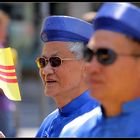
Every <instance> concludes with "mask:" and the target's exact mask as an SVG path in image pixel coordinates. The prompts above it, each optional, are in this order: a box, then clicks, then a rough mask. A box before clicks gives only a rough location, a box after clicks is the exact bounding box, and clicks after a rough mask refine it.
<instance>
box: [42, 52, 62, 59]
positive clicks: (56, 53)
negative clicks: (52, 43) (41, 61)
mask: <svg viewBox="0 0 140 140" xmlns="http://www.w3.org/2000/svg"><path fill="white" fill-rule="evenodd" d="M58 54H59V51H56V52H55V53H53V54H51V55H50V56H49V57H51V56H58ZM42 56H43V57H46V58H49V57H47V56H45V55H44V54H43V55H42Z"/></svg>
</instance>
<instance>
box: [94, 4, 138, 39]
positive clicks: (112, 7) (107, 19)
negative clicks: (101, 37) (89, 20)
mask: <svg viewBox="0 0 140 140" xmlns="http://www.w3.org/2000/svg"><path fill="white" fill-rule="evenodd" d="M93 25H94V30H95V31H96V30H99V29H104V30H111V31H114V32H119V33H122V34H124V35H127V36H129V37H131V38H134V39H136V40H140V9H139V8H138V7H136V6H134V5H132V4H130V3H119V2H118V3H105V4H103V6H102V7H101V8H100V9H99V11H98V13H97V16H96V18H95V20H94V21H93Z"/></svg>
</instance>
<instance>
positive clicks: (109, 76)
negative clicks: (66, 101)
mask: <svg viewBox="0 0 140 140" xmlns="http://www.w3.org/2000/svg"><path fill="white" fill-rule="evenodd" d="M93 25H94V30H95V32H94V35H93V36H92V37H91V39H90V41H89V44H88V47H87V48H86V49H85V50H84V59H85V61H86V62H87V70H88V71H87V73H88V74H87V77H86V81H87V82H88V85H89V89H90V91H91V95H92V96H93V97H94V98H96V99H97V100H99V101H100V103H101V106H102V114H103V115H102V116H101V117H100V118H99V119H98V122H96V123H95V121H94V116H93V118H92V119H90V120H88V121H87V122H86V123H85V124H84V125H83V126H85V125H86V126H87V129H86V130H84V129H83V128H82V126H81V128H79V129H77V133H74V132H71V133H70V131H71V130H70V129H72V127H71V128H70V127H69V132H68V131H65V133H63V135H62V136H63V137H64V136H69V135H70V136H72V135H74V136H77V137H140V121H139V119H140V27H139V25H140V9H139V8H138V7H136V6H134V5H132V4H130V3H105V4H103V6H102V7H101V9H99V11H98V13H97V15H96V17H95V19H94V22H93ZM67 134H69V135H67Z"/></svg>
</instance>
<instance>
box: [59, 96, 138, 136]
mask: <svg viewBox="0 0 140 140" xmlns="http://www.w3.org/2000/svg"><path fill="white" fill-rule="evenodd" d="M95 110H96V109H94V111H95ZM97 118H98V119H97ZM139 119H140V98H138V99H136V100H133V101H129V102H127V103H125V104H124V105H123V111H122V113H121V114H120V115H118V116H114V117H105V115H104V114H102V115H98V116H94V115H93V116H92V118H91V119H89V120H88V121H87V122H85V123H84V124H83V125H82V126H81V127H80V128H79V129H76V131H73V130H72V127H71V128H70V127H69V129H67V130H65V132H64V131H62V133H61V135H60V137H103V138H108V137H110V138H111V137H112V138H113V137H118V138H121V137H140V121H139ZM95 120H96V121H95ZM97 120H98V121H97ZM77 127H78V126H77Z"/></svg>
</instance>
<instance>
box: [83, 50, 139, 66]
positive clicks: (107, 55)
mask: <svg viewBox="0 0 140 140" xmlns="http://www.w3.org/2000/svg"><path fill="white" fill-rule="evenodd" d="M118 55H121V56H133V57H140V54H117V53H116V52H115V51H113V50H112V49H107V48H99V49H97V50H91V49H90V48H88V47H86V48H85V49H84V50H83V58H84V60H85V61H86V62H91V60H92V59H93V57H94V56H96V57H97V61H98V62H99V63H100V64H102V65H110V64H113V63H114V62H115V61H116V59H117V56H118Z"/></svg>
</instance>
